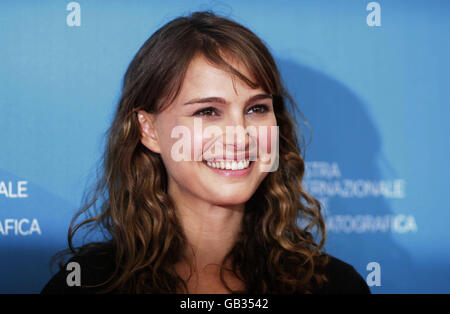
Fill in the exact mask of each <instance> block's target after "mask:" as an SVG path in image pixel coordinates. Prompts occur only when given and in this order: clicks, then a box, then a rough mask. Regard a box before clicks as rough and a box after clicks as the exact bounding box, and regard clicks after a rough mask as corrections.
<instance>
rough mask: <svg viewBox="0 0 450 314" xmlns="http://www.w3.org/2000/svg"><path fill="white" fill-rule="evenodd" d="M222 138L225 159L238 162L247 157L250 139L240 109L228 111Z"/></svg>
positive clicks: (243, 114) (243, 115)
mask: <svg viewBox="0 0 450 314" xmlns="http://www.w3.org/2000/svg"><path fill="white" fill-rule="evenodd" d="M224 137H225V138H224V143H225V146H226V147H225V149H226V151H225V152H226V154H227V156H226V157H227V158H233V159H238V160H240V159H245V158H248V157H249V153H248V150H249V143H250V137H249V133H248V130H247V123H246V119H245V113H244V112H242V110H241V109H240V108H235V110H230V114H229V115H228V119H226V124H225V134H224Z"/></svg>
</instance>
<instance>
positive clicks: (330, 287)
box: [319, 255, 371, 294]
mask: <svg viewBox="0 0 450 314" xmlns="http://www.w3.org/2000/svg"><path fill="white" fill-rule="evenodd" d="M326 276H327V279H328V282H327V283H326V284H325V285H324V286H323V287H322V289H321V290H320V291H319V293H321V294H370V293H371V292H370V289H369V287H368V285H367V283H366V282H365V280H364V279H363V277H361V275H360V274H359V273H358V272H357V271H356V269H355V268H354V267H353V266H352V265H350V264H347V263H346V262H344V261H342V260H340V259H338V258H336V257H333V256H331V255H328V265H327V268H326Z"/></svg>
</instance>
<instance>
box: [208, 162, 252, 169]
mask: <svg viewBox="0 0 450 314" xmlns="http://www.w3.org/2000/svg"><path fill="white" fill-rule="evenodd" d="M206 164H207V165H208V166H210V167H213V168H217V169H229V170H240V169H245V168H248V166H249V165H250V161H248V160H244V161H242V160H241V161H239V162H237V161H235V160H232V161H226V160H220V161H215V162H211V161H207V162H206Z"/></svg>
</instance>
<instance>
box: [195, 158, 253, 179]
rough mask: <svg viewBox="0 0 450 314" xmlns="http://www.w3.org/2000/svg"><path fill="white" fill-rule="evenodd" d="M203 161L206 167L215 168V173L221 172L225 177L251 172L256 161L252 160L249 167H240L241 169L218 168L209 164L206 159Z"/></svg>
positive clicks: (239, 175)
mask: <svg viewBox="0 0 450 314" xmlns="http://www.w3.org/2000/svg"><path fill="white" fill-rule="evenodd" d="M203 163H204V164H205V166H206V167H208V168H209V169H211V170H213V171H214V172H215V173H217V174H219V175H221V176H225V177H242V176H245V175H247V174H249V173H250V171H251V170H252V168H253V164H254V163H255V162H254V161H251V162H250V165H249V166H248V167H247V168H245V169H239V170H230V169H217V168H213V167H210V166H208V164H207V163H206V161H204V162H203Z"/></svg>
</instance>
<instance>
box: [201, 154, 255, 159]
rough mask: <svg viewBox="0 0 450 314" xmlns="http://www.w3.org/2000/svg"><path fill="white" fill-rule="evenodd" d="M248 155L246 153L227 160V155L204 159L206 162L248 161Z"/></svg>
mask: <svg viewBox="0 0 450 314" xmlns="http://www.w3.org/2000/svg"><path fill="white" fill-rule="evenodd" d="M248 159H249V157H248V154H247V155H246V154H245V153H242V154H238V155H235V156H234V157H233V158H227V155H226V154H225V156H214V157H211V158H208V159H204V160H206V161H233V160H234V161H244V160H248Z"/></svg>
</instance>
